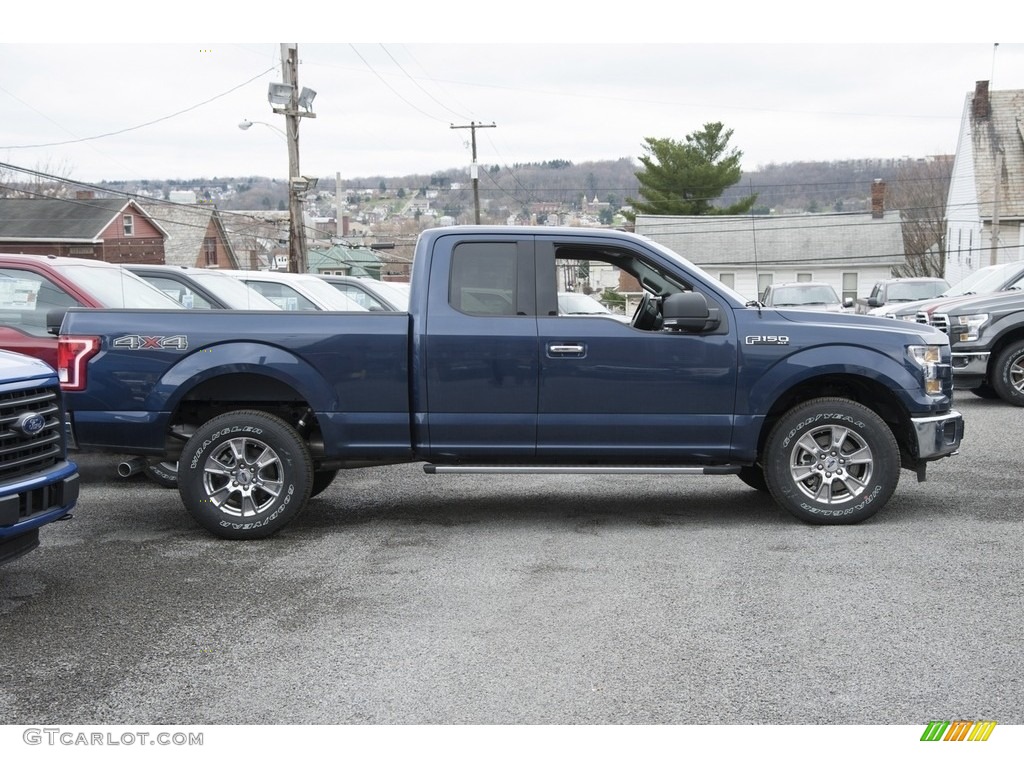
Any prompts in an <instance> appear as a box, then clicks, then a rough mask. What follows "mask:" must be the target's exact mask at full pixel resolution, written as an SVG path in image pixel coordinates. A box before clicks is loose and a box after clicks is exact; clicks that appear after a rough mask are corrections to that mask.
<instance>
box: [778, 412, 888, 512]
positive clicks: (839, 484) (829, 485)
mask: <svg viewBox="0 0 1024 768" xmlns="http://www.w3.org/2000/svg"><path fill="white" fill-rule="evenodd" d="M873 467H874V457H873V456H872V453H871V448H870V447H869V446H868V443H867V441H866V440H865V439H864V438H863V437H861V436H860V435H859V434H858V433H857V432H855V431H853V430H852V429H848V428H846V427H842V426H839V425H836V424H828V425H824V426H821V427H816V428H814V429H811V430H808V431H807V432H806V433H804V434H803V436H801V437H800V439H799V440H797V441H796V444H795V445H794V446H793V451H792V453H791V454H790V459H789V471H790V474H791V476H792V478H793V482H794V483H795V484H796V486H797V487H798V488H799V489H800V491H801V492H802V493H803V494H804V495H805V496H806V497H807V498H809V499H812V500H814V501H817V502H823V503H845V502H848V501H850V500H852V499H855V498H856V497H858V496H860V495H861V494H862V493H863V492H864V489H865V488H866V487H867V485H868V483H870V482H871V475H872V470H873Z"/></svg>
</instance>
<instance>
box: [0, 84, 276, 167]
mask: <svg viewBox="0 0 1024 768" xmlns="http://www.w3.org/2000/svg"><path fill="white" fill-rule="evenodd" d="M274 69H275V67H271V68H270V69H267V70H264V71H263V72H260V73H259V74H258V75H256V76H255V77H252V78H250V79H248V80H246V81H245V82H244V83H239V84H238V85H236V86H235V87H234V88H229V89H228V90H226V91H224V92H223V93H219V94H217V95H216V96H213V97H211V98H209V99H206V101H201V102H199V103H198V104H194V105H192V106H191V107H186V108H185V109H182V110H179V111H177V112H174V113H173V114H170V115H166V116H164V117H158V118H157V119H156V120H150V121H149V122H146V123H140V124H139V125H134V126H132V127H131V128H122V129H120V130H117V131H110V132H108V133H100V134H97V135H95V136H86V137H84V138H81V139H68V140H67V141H54V142H49V143H46V144H13V145H10V146H6V147H4V146H0V149H40V148H43V147H62V146H65V145H67V144H80V143H82V142H84V141H95V140H96V139H106V138H109V137H110V136H120V135H121V134H123V133H129V132H131V131H137V130H139V129H140V128H148V127H149V126H151V125H156V124H157V123H162V122H164V121H166V120H170V119H172V118H175V117H178V116H179V115H184V114H185V113H186V112H192V111H193V110H196V109H199V107H203V106H206V105H207V104H210V103H212V102H214V101H217V100H218V99H222V98H224V97H225V96H227V95H228V94H229V93H233V92H234V91H237V90H238V89H239V88H244V87H245V86H247V85H248V84H249V83H251V82H252V81H253V80H257V79H258V78H261V77H263V76H264V75H266V74H267V73H269V72H273V71H274Z"/></svg>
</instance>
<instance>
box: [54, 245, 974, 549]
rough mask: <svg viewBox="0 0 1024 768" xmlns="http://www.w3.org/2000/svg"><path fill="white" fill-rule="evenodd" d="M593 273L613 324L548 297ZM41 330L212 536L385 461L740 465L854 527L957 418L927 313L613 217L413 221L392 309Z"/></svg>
mask: <svg viewBox="0 0 1024 768" xmlns="http://www.w3.org/2000/svg"><path fill="white" fill-rule="evenodd" d="M609 281H612V282H614V283H615V285H616V286H617V289H618V290H619V292H620V293H626V294H632V296H633V297H634V298H636V299H637V301H638V304H637V308H636V311H635V313H634V314H633V317H632V320H631V322H630V323H628V324H626V323H622V322H619V321H618V320H615V319H613V318H609V317H602V316H580V315H560V314H559V310H558V292H559V290H564V289H565V287H566V286H567V285H570V284H571V285H574V286H577V287H583V289H584V290H585V289H586V286H588V285H590V286H591V287H593V286H594V285H595V284H597V283H599V282H600V283H601V284H602V285H607V284H609ZM60 345H61V349H62V350H63V352H62V360H63V361H64V364H65V371H64V374H65V388H66V394H67V396H68V398H69V401H68V402H69V410H70V412H71V420H72V423H73V427H74V430H75V432H76V435H77V439H78V443H79V445H81V446H82V447H83V449H89V450H105V451H113V452H118V453H122V454H125V453H127V454H133V455H140V456H151V457H157V458H158V459H160V460H167V461H174V460H177V461H178V491H179V493H180V495H181V499H182V501H183V503H184V505H185V507H186V508H187V509H188V511H189V512H190V513H191V514H192V515H193V517H194V518H195V519H196V520H197V521H198V522H199V523H200V524H201V525H202V526H204V527H206V528H207V529H208V530H210V531H212V532H213V533H215V534H217V535H220V536H222V537H226V538H240V539H244V538H260V537H264V536H267V535H270V534H272V533H274V532H275V531H277V530H279V529H280V528H281V527H282V526H284V525H286V524H287V523H288V522H289V521H290V520H292V519H294V518H295V517H296V516H297V515H298V514H299V512H300V511H301V510H302V509H303V507H304V506H305V504H306V502H307V500H308V499H309V498H310V497H311V496H313V495H316V494H317V493H319V492H321V491H322V490H323V489H324V488H326V487H327V485H328V484H329V483H331V482H332V481H333V480H334V478H335V475H336V474H337V472H338V471H339V470H341V469H343V468H346V467H357V466H366V465H373V464H377V465H383V464H389V463H397V462H421V463H423V464H424V467H425V469H426V471H427V472H429V473H449V472H463V473H485V472H492V473H493V472H501V473H509V472H513V473H514V472H540V473H563V474H565V473H574V474H578V473H623V474H625V473H637V474H640V473H690V474H697V473H699V474H710V475H723V474H735V475H738V476H739V478H740V479H741V480H742V481H744V482H746V483H747V484H749V485H751V486H753V487H754V488H757V489H759V490H766V491H769V492H770V493H771V494H772V496H773V497H774V498H775V499H776V500H777V502H778V503H779V504H780V505H782V506H783V507H784V508H786V509H787V510H789V511H790V512H791V513H793V514H794V515H795V516H797V517H798V518H801V519H803V520H805V521H808V522H813V523H855V522H858V521H861V520H864V519H866V518H868V517H870V516H871V515H873V514H874V513H876V512H877V511H878V510H879V509H880V508H882V507H883V506H884V505H885V503H886V502H887V501H888V499H889V498H890V496H891V495H892V493H893V491H894V490H895V489H896V485H897V482H898V479H899V476H900V468H901V467H903V468H907V469H911V470H915V471H916V472H917V475H918V479H919V480H923V479H924V478H925V467H926V465H927V463H928V462H931V461H933V460H935V459H939V458H942V457H946V456H949V455H951V454H954V453H956V452H957V450H958V448H959V445H960V441H961V438H962V435H963V420H962V417H961V415H960V414H959V413H958V412H956V411H955V410H953V409H952V395H953V384H952V375H951V371H950V350H949V342H948V339H947V338H946V336H945V335H944V334H942V333H941V332H939V331H938V330H936V329H933V328H930V327H928V326H924V325H918V324H911V323H905V322H897V321H892V320H886V319H882V318H870V317H864V316H856V315H853V314H847V315H844V314H839V313H818V312H808V311H806V310H802V311H788V310H784V309H771V308H766V307H763V306H761V305H759V304H758V303H756V302H751V303H747V302H745V301H744V299H743V298H742V297H741V296H739V295H738V294H736V293H735V292H734V291H732V290H731V289H729V288H727V287H726V286H724V285H722V284H720V283H719V282H717V281H716V280H714V279H713V278H711V277H710V276H708V275H707V274H705V273H704V272H703V271H702V270H701V269H699V268H698V267H696V266H694V265H693V264H691V263H690V262H689V261H687V260H686V259H684V258H682V257H681V256H679V255H677V254H675V253H673V252H672V251H669V250H667V249H666V248H664V247H662V246H660V245H658V244H657V243H655V242H654V241H652V240H649V239H646V238H643V237H639V236H636V235H632V234H629V233H625V232H619V231H613V230H599V229H576V228H552V227H534V228H530V227H523V228H517V227H494V228H490V227H449V228H438V229H432V230H427V231H425V232H423V233H422V234H421V235H420V237H419V240H418V242H417V245H416V252H415V256H414V263H413V274H412V280H411V294H410V302H409V309H408V312H362V313H356V312H352V313H346V312H318V313H310V312H276V313H258V312H247V311H233V312H219V311H211V310H201V311H193V312H189V313H181V312H161V311H153V310H148V311H132V310H84V309H71V310H69V311H68V312H67V314H66V317H65V318H64V320H63V326H62V328H61V336H60Z"/></svg>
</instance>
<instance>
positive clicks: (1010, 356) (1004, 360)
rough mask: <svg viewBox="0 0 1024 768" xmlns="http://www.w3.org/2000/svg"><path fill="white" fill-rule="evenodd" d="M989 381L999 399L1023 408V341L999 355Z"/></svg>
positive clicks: (1011, 345)
mask: <svg viewBox="0 0 1024 768" xmlns="http://www.w3.org/2000/svg"><path fill="white" fill-rule="evenodd" d="M990 379H991V384H992V388H993V389H994V390H995V391H996V394H998V395H999V397H1001V398H1002V399H1003V400H1005V401H1006V402H1008V403H1009V404H1010V405H1016V406H1019V407H1024V341H1015V342H1013V343H1012V344H1010V346H1008V347H1007V348H1006V349H1004V350H1003V351H1002V352H1000V353H999V356H998V357H997V358H996V362H995V366H994V367H993V368H992V375H991V377H990Z"/></svg>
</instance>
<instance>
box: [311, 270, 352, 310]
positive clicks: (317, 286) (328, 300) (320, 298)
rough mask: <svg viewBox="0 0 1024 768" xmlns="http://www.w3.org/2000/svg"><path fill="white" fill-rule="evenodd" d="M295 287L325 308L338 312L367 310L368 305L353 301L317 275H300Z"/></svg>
mask: <svg viewBox="0 0 1024 768" xmlns="http://www.w3.org/2000/svg"><path fill="white" fill-rule="evenodd" d="M295 287H296V288H297V289H298V290H300V291H302V292H303V293H304V294H306V295H307V296H308V297H310V298H311V299H314V300H316V301H317V302H318V303H319V304H320V305H321V306H323V308H324V309H328V310H333V311H336V312H365V311H366V307H363V306H360V305H359V303H358V302H355V301H352V299H350V298H349V297H348V296H346V295H345V294H343V293H342V292H341V291H339V290H337V289H335V288H334V287H333V286H331V285H328V284H327V283H325V282H324V281H323V280H321V279H320V278H319V277H316V276H315V275H298V276H296V278H295Z"/></svg>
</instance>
